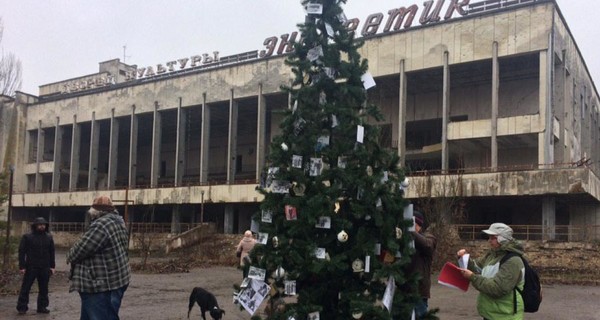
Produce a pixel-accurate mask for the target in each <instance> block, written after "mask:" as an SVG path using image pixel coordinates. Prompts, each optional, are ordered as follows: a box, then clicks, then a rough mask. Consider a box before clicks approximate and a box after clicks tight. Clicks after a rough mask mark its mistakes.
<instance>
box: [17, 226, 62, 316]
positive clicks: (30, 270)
mask: <svg viewBox="0 0 600 320" xmlns="http://www.w3.org/2000/svg"><path fill="white" fill-rule="evenodd" d="M49 228H50V225H49V224H48V222H47V221H46V219H44V218H42V217H38V218H35V220H33V223H31V233H28V234H25V235H23V237H22V238H21V243H20V244H19V272H20V273H21V274H23V275H24V277H23V283H22V284H21V291H20V293H19V300H18V301H17V311H18V312H19V314H21V315H23V314H25V313H27V310H28V309H29V308H28V306H27V305H28V304H29V291H30V290H31V286H32V285H33V282H34V281H35V280H36V279H37V281H38V289H39V293H38V297H37V312H38V313H49V312H50V310H48V304H49V299H48V282H50V276H51V275H52V274H54V268H55V266H56V265H55V260H54V259H55V258H54V240H53V239H52V235H50V231H49Z"/></svg>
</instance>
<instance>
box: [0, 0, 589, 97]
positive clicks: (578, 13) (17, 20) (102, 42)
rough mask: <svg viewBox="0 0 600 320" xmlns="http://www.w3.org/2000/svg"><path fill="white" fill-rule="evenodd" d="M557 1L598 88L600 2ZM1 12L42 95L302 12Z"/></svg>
mask: <svg viewBox="0 0 600 320" xmlns="http://www.w3.org/2000/svg"><path fill="white" fill-rule="evenodd" d="M557 1H558V5H559V7H560V9H561V11H562V12H563V14H564V15H565V18H566V20H567V24H568V25H569V28H570V29H571V32H572V33H573V34H574V37H575V41H576V42H577V44H578V46H579V48H580V50H581V52H582V54H583V57H584V59H585V61H586V64H587V66H588V68H589V69H590V72H591V73H592V78H594V80H595V83H596V84H597V85H598V83H600V59H599V58H598V57H597V56H596V55H597V53H598V51H599V50H598V48H600V37H599V36H600V31H599V28H598V23H597V22H596V19H598V18H599V15H600V1H599V0H593V1H592V0H557ZM448 2H449V1H446V4H445V5H444V10H445V8H446V7H447V3H448ZM474 2H477V0H471V3H474ZM411 4H417V5H418V6H419V7H420V9H419V10H420V11H419V14H420V12H421V10H422V4H423V0H349V1H348V4H347V5H346V6H345V7H344V8H345V13H346V16H347V17H348V18H359V19H360V21H361V25H360V26H361V27H362V22H364V20H365V19H366V17H367V16H368V15H369V14H371V13H377V12H382V13H384V15H385V14H386V13H387V11H388V10H389V9H393V8H397V7H401V6H407V5H411ZM0 16H1V17H2V19H3V21H4V38H3V39H2V43H0V46H1V47H2V50H4V52H12V53H14V54H15V55H16V56H17V57H18V58H19V59H20V60H21V62H22V63H23V86H22V88H21V91H23V92H26V93H30V94H34V95H37V94H38V86H40V85H44V84H49V83H53V82H58V81H62V80H67V79H70V78H75V77H79V76H83V75H87V74H92V73H96V72H98V63H99V62H103V61H107V60H111V59H115V58H119V59H121V61H125V62H126V63H128V64H136V65H138V66H139V67H143V66H156V64H159V63H162V64H164V63H165V62H167V61H171V60H175V59H179V58H185V57H190V56H193V55H197V54H203V53H212V52H213V51H219V52H220V56H227V55H232V54H236V53H242V52H246V51H252V50H261V49H264V46H263V41H264V40H265V39H266V38H267V37H271V36H280V35H281V34H284V33H291V32H293V31H295V30H296V29H297V28H296V24H297V23H299V22H302V21H303V19H304V11H303V10H302V8H301V6H300V0H217V1H215V0H211V1H208V0H171V1H159V0H143V1H133V0H85V1H84V0H0ZM384 21H385V20H384ZM416 25H418V21H414V22H413V26H416ZM124 46H126V51H125V52H124V49H123V47H124Z"/></svg>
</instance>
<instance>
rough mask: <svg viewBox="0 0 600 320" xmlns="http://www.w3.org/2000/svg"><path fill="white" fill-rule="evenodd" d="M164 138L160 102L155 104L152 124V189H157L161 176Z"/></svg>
mask: <svg viewBox="0 0 600 320" xmlns="http://www.w3.org/2000/svg"><path fill="white" fill-rule="evenodd" d="M161 136H162V121H161V114H160V112H158V102H154V121H153V122H152V162H151V163H152V164H151V168H150V187H152V188H156V186H157V185H158V176H159V175H160V149H161V141H160V140H161Z"/></svg>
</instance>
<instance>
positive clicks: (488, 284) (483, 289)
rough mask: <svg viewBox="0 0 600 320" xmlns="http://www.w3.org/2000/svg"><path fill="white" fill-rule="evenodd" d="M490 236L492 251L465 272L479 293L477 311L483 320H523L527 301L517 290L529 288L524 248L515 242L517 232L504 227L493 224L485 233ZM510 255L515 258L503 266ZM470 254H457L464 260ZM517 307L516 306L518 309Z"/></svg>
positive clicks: (500, 224)
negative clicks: (525, 273) (526, 285)
mask: <svg viewBox="0 0 600 320" xmlns="http://www.w3.org/2000/svg"><path fill="white" fill-rule="evenodd" d="M483 232H484V233H486V234H487V235H488V243H489V244H490V249H489V250H488V251H487V252H485V253H484V255H483V256H481V257H479V258H478V259H475V260H473V259H469V264H468V268H467V269H461V272H462V275H463V277H465V278H466V279H469V282H470V283H471V284H472V285H473V287H475V289H477V290H478V291H479V296H478V297H477V311H478V312H479V315H481V316H482V317H483V319H488V320H521V319H523V317H524V315H523V312H524V304H523V298H522V297H521V295H520V294H518V293H516V291H515V290H514V289H515V288H516V287H518V288H519V289H521V290H522V289H523V286H524V284H525V277H524V268H525V266H524V265H523V260H521V258H520V256H522V255H523V247H522V246H521V244H520V243H519V242H518V241H517V240H515V239H513V237H512V235H513V230H512V228H511V227H509V226H507V225H506V224H504V223H493V224H491V225H490V227H489V229H487V230H483ZM509 252H514V253H516V254H518V255H519V256H512V257H510V258H509V259H508V260H506V261H505V262H504V263H502V264H500V261H501V260H502V258H503V257H504V256H505V255H506V254H508V253H509ZM465 253H467V251H466V250H465V249H460V250H459V251H458V252H457V253H456V254H457V256H458V258H459V259H460V258H461V257H462V256H463V255H464V254H465ZM515 303H516V306H515Z"/></svg>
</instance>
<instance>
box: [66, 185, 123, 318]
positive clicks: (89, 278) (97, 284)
mask: <svg viewBox="0 0 600 320" xmlns="http://www.w3.org/2000/svg"><path fill="white" fill-rule="evenodd" d="M88 214H89V216H90V219H91V224H90V226H89V228H88V229H87V231H86V232H85V233H84V234H83V236H82V237H81V238H80V239H79V240H78V241H77V242H76V243H75V244H74V245H73V247H72V248H71V249H70V250H69V252H68V254H67V263H70V264H71V275H70V277H69V279H70V280H71V287H70V289H69V292H72V291H77V292H79V296H80V297H81V316H80V319H81V320H94V319H102V320H114V319H119V308H120V307H121V300H122V299H123V295H124V294H125V290H127V286H128V285H129V279H130V277H131V268H130V267H129V256H128V253H127V247H128V235H127V228H126V227H125V222H124V221H123V218H122V217H121V216H120V215H119V214H118V212H117V211H116V210H115V207H114V206H113V204H112V201H111V200H110V198H109V197H107V196H99V197H97V198H96V199H94V202H93V204H92V207H91V208H90V210H89V211H88Z"/></svg>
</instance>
